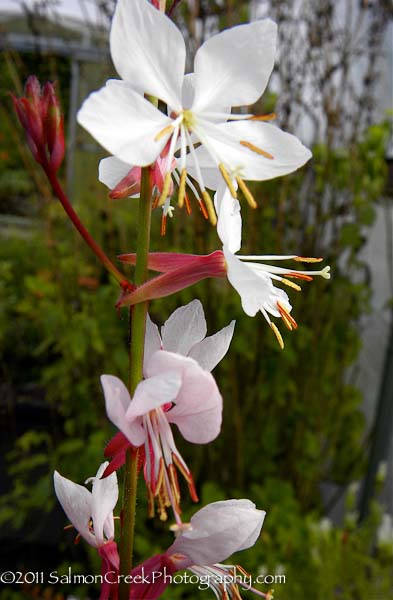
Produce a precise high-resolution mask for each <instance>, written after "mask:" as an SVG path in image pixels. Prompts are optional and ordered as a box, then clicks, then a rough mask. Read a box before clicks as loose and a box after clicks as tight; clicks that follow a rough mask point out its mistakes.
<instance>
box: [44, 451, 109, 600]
mask: <svg viewBox="0 0 393 600" xmlns="http://www.w3.org/2000/svg"><path fill="white" fill-rule="evenodd" d="M107 466H108V463H107V462H106V463H103V464H102V465H101V466H100V468H99V469H98V471H97V475H96V476H95V477H90V478H89V479H87V480H86V482H85V483H86V484H87V483H90V482H92V483H93V485H92V491H91V492H89V490H88V489H87V488H85V487H83V486H81V485H79V484H77V483H74V482H73V481H71V480H70V479H66V478H65V477H62V475H60V473H58V472H57V471H55V473H54V485H55V492H56V496H57V498H58V500H59V502H60V504H61V506H62V507H63V510H64V512H65V513H66V515H67V517H68V518H69V520H70V521H71V523H72V525H73V526H74V527H75V529H76V530H77V531H78V532H79V535H80V536H81V537H83V538H84V539H85V540H86V542H87V543H88V544H90V546H93V548H96V549H97V552H98V554H99V555H100V556H101V558H102V570H101V571H102V575H103V584H102V587H101V596H100V597H101V600H108V598H112V597H113V598H115V597H116V596H117V578H116V577H115V578H114V579H112V575H116V573H118V571H119V555H118V552H117V546H116V542H115V541H114V535H115V528H114V519H113V509H114V508H115V506H116V503H117V499H118V496H119V490H118V486H117V478H116V473H113V474H112V475H110V476H109V477H106V478H105V479H101V477H102V475H103V473H104V471H105V469H106V467H107ZM111 581H112V582H113V583H111Z"/></svg>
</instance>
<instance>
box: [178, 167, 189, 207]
mask: <svg viewBox="0 0 393 600" xmlns="http://www.w3.org/2000/svg"><path fill="white" fill-rule="evenodd" d="M186 179H187V171H186V169H182V172H181V175H180V183H179V193H178V197H177V204H178V206H179V208H183V205H184V198H185V195H186Z"/></svg>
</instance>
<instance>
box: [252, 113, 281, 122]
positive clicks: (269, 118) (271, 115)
mask: <svg viewBox="0 0 393 600" xmlns="http://www.w3.org/2000/svg"><path fill="white" fill-rule="evenodd" d="M274 119H277V115H276V113H269V114H268V115H253V116H252V117H249V120H250V121H274Z"/></svg>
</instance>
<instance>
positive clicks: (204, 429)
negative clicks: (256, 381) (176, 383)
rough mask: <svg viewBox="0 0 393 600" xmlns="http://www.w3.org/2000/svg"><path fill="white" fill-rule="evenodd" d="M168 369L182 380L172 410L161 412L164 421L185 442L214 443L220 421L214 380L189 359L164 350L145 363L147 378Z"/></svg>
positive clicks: (219, 403)
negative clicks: (181, 436) (171, 425)
mask: <svg viewBox="0 0 393 600" xmlns="http://www.w3.org/2000/svg"><path fill="white" fill-rule="evenodd" d="M168 370H170V371H177V372H178V373H180V374H181V381H182V385H181V388H180V390H179V393H178V395H177V397H176V398H175V399H174V404H175V405H174V407H173V408H171V409H170V410H169V411H168V412H166V413H165V414H166V417H167V419H168V421H169V422H170V423H175V424H176V425H177V426H178V428H179V429H180V432H181V434H182V435H183V437H184V438H185V439H186V440H188V441H189V442H192V443H194V444H206V443H207V442H210V441H212V440H214V439H215V438H216V437H217V435H218V434H219V432H220V429H221V421H222V397H221V394H220V392H219V390H218V388H217V384H216V382H215V380H214V377H213V376H212V375H211V374H210V373H208V372H207V371H204V370H203V369H202V368H201V367H200V366H199V365H198V363H197V362H196V361H195V360H193V359H192V358H186V357H184V356H181V355H179V354H173V353H172V352H166V351H165V350H161V351H160V352H156V353H155V354H154V356H153V357H152V359H151V360H150V362H149V364H148V368H147V374H148V376H149V377H151V376H153V375H157V374H158V373H165V372H166V371H168Z"/></svg>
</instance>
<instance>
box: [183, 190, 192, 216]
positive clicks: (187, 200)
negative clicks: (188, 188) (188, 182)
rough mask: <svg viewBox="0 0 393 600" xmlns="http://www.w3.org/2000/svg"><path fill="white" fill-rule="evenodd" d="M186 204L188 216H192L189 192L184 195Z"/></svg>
mask: <svg viewBox="0 0 393 600" xmlns="http://www.w3.org/2000/svg"><path fill="white" fill-rule="evenodd" d="M184 202H185V205H186V211H187V214H188V215H190V214H191V204H190V199H189V197H188V194H187V192H186V193H185V194H184Z"/></svg>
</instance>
